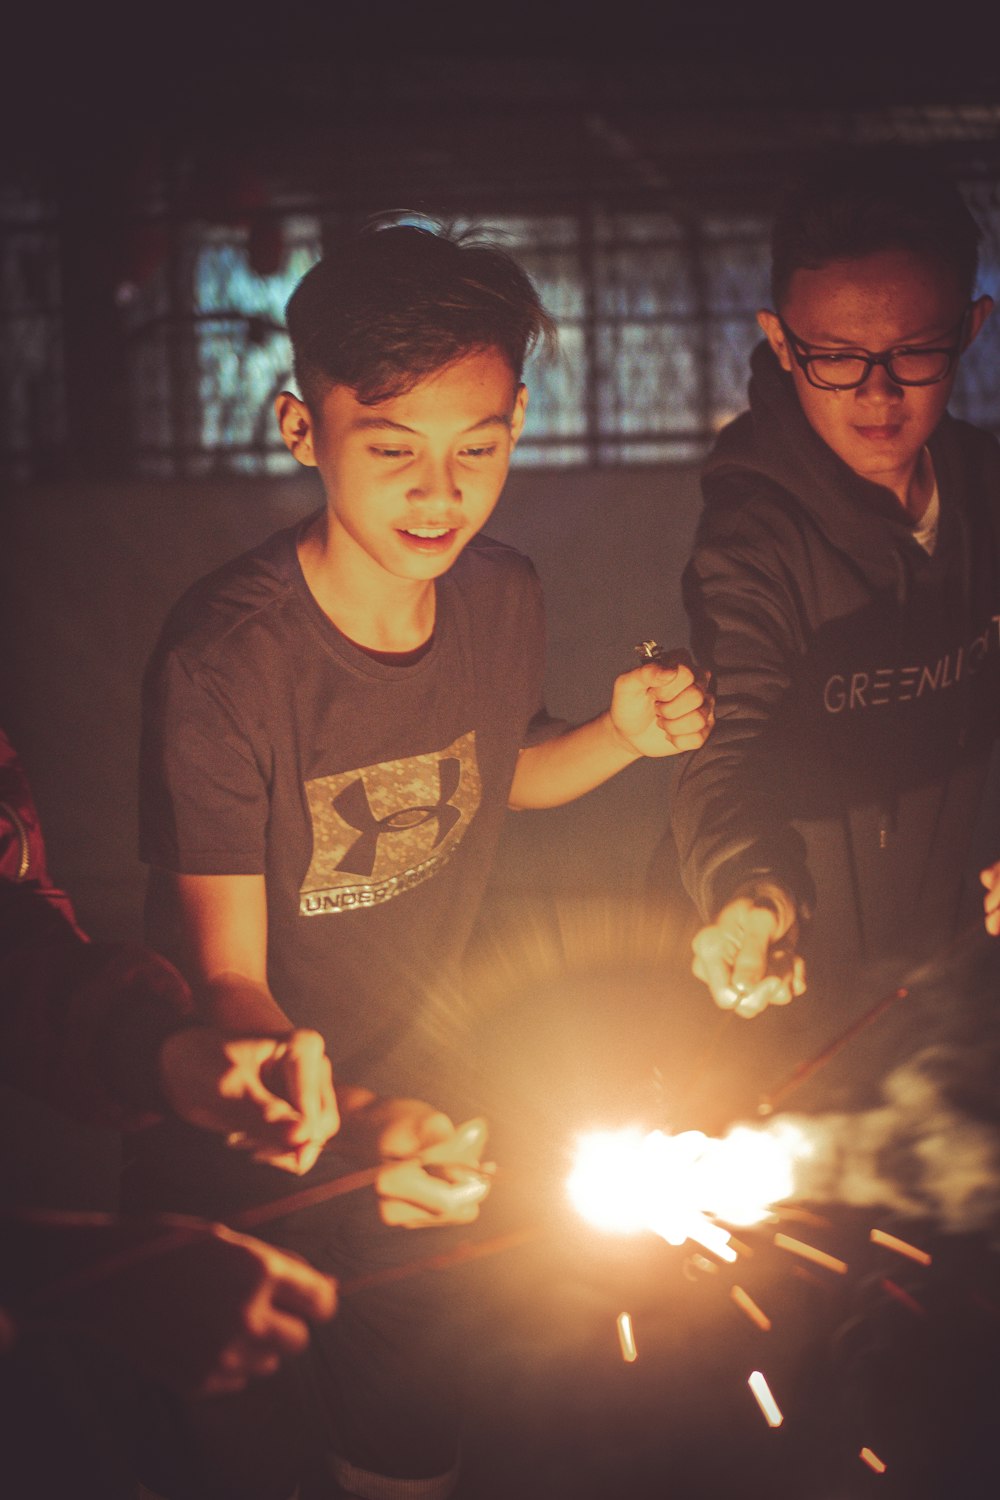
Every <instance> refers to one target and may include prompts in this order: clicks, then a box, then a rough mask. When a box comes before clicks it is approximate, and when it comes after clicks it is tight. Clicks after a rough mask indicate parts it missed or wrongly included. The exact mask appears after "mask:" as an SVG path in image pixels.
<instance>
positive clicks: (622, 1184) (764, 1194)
mask: <svg viewBox="0 0 1000 1500" xmlns="http://www.w3.org/2000/svg"><path fill="white" fill-rule="evenodd" d="M794 1157H795V1146H794V1143H793V1142H792V1141H791V1140H790V1139H789V1138H787V1137H783V1136H781V1135H778V1134H775V1133H773V1132H772V1133H767V1134H765V1133H761V1132H759V1131H754V1130H750V1129H747V1128H746V1127H744V1126H737V1127H736V1128H735V1129H733V1130H731V1131H730V1132H729V1134H728V1135H727V1136H725V1137H724V1138H723V1139H721V1140H716V1139H713V1138H711V1137H709V1136H705V1135H702V1134H701V1132H700V1131H697V1130H686V1131H684V1132H683V1133H682V1134H680V1135H674V1136H671V1135H666V1134H664V1132H663V1131H661V1130H653V1131H650V1132H649V1134H648V1135H642V1134H641V1133H640V1132H639V1131H638V1130H621V1131H599V1132H597V1133H595V1134H594V1135H590V1136H585V1137H584V1138H583V1139H582V1140H581V1141H580V1143H579V1148H578V1154H577V1159H576V1164H575V1166H574V1168H573V1171H572V1173H571V1175H570V1178H569V1182H568V1184H567V1186H568V1190H569V1194H570V1197H571V1199H572V1200H573V1203H574V1205H575V1206H576V1208H577V1209H578V1211H579V1212H580V1213H581V1214H582V1215H583V1217H584V1218H585V1219H587V1220H589V1222H590V1223H592V1224H594V1225H596V1226H597V1227H598V1228H600V1229H608V1230H614V1231H617V1232H618V1233H622V1234H627V1233H634V1232H636V1231H639V1230H644V1229H645V1230H651V1231H652V1232H653V1233H654V1234H658V1235H659V1236H660V1237H661V1238H662V1239H664V1240H666V1241H667V1243H668V1244H670V1245H681V1244H683V1243H684V1241H685V1240H694V1241H695V1242H696V1243H697V1244H699V1245H703V1246H704V1247H705V1249H706V1250H710V1251H711V1252H712V1254H713V1255H716V1256H718V1257H719V1258H720V1259H721V1260H726V1261H734V1260H735V1259H736V1254H737V1252H736V1249H735V1247H734V1246H733V1244H732V1242H731V1236H730V1234H729V1232H728V1230H727V1229H725V1228H724V1227H723V1225H724V1224H753V1223H756V1222H758V1221H759V1220H760V1219H763V1218H765V1217H766V1215H767V1213H768V1212H769V1209H770V1206H771V1205H772V1204H773V1203H777V1202H780V1200H781V1199H782V1198H786V1197H788V1196H789V1195H790V1193H791V1192H792V1190H793V1186H794V1183H793V1163H794Z"/></svg>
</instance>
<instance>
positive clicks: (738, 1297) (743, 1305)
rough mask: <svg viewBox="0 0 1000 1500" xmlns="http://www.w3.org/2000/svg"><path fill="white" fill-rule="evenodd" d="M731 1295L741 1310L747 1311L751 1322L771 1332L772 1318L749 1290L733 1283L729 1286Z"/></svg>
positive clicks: (766, 1331)
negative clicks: (746, 1290) (758, 1304)
mask: <svg viewBox="0 0 1000 1500" xmlns="http://www.w3.org/2000/svg"><path fill="white" fill-rule="evenodd" d="M729 1295H730V1297H732V1299H733V1301H734V1302H735V1303H736V1306H737V1307H738V1308H739V1309H740V1310H741V1312H745V1313H746V1315H747V1317H748V1318H749V1319H750V1321H751V1323H756V1324H757V1327H758V1328H763V1330H764V1332H765V1333H769V1332H770V1329H771V1319H770V1318H769V1317H768V1315H767V1313H766V1312H764V1310H763V1308H761V1307H758V1306H757V1304H756V1302H755V1301H754V1300H753V1298H752V1297H751V1295H750V1293H749V1292H745V1291H744V1290H743V1288H742V1287H741V1286H735V1285H733V1286H731V1287H730V1288H729Z"/></svg>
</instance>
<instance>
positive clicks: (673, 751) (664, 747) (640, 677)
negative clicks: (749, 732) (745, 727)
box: [609, 660, 715, 757]
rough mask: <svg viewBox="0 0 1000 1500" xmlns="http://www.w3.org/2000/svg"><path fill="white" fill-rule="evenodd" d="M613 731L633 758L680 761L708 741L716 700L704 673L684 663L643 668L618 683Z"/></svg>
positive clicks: (678, 662)
mask: <svg viewBox="0 0 1000 1500" xmlns="http://www.w3.org/2000/svg"><path fill="white" fill-rule="evenodd" d="M609 713H610V718H611V723H612V726H613V727H614V729H615V731H616V732H617V734H618V735H619V737H620V738H621V739H622V740H624V741H625V743H626V744H627V745H628V747H629V748H630V749H631V750H633V751H634V752H635V753H636V754H637V755H648V756H656V757H659V756H665V755H681V754H683V753H684V752H685V751H687V750H697V749H698V748H699V747H700V746H701V745H703V744H704V743H705V741H706V740H707V739H708V736H709V733H710V732H711V728H712V724H713V722H714V715H715V699H714V697H713V696H712V693H711V691H710V688H709V679H708V675H707V673H702V672H698V671H697V669H696V668H694V666H693V664H692V663H690V662H688V661H683V660H677V661H675V662H674V663H672V664H670V665H665V664H662V663H660V662H647V663H646V664H645V665H644V666H641V667H636V668H635V669H634V670H633V671H631V672H625V673H623V674H622V676H621V677H618V678H616V680H615V686H614V692H613V694H612V697H611V708H610V710H609Z"/></svg>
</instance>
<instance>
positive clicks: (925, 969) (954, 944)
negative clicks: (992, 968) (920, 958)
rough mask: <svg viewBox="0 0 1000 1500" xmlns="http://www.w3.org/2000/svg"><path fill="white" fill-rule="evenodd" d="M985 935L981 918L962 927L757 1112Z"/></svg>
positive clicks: (771, 1108)
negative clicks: (915, 986) (903, 982)
mask: <svg viewBox="0 0 1000 1500" xmlns="http://www.w3.org/2000/svg"><path fill="white" fill-rule="evenodd" d="M982 934H983V924H982V921H981V919H980V918H979V917H977V918H976V919H975V921H974V922H970V923H969V924H968V926H966V927H963V928H962V930H961V931H960V932H958V933H956V935H955V936H954V937H953V938H952V939H951V941H950V942H948V943H946V944H945V945H944V947H943V948H941V949H940V950H939V951H938V952H937V953H936V954H935V955H934V956H933V957H932V958H930V959H928V960H927V962H926V963H923V964H919V965H918V966H917V967H916V968H915V969H913V970H912V971H911V972H910V974H909V975H908V977H907V980H906V982H905V984H901V985H899V987H898V988H897V989H894V990H891V991H890V992H889V993H888V994H887V995H883V997H882V999H881V1000H878V1001H876V1003H875V1004H874V1005H873V1006H872V1008H871V1010H869V1011H866V1012H865V1014H864V1015H863V1016H861V1017H860V1018H859V1019H858V1020H857V1021H854V1022H853V1023H852V1025H850V1026H848V1028H847V1030H846V1031H843V1032H841V1034H840V1036H838V1037H835V1038H834V1039H833V1041H832V1042H830V1044H829V1045H828V1046H826V1047H824V1048H823V1050H822V1052H818V1053H817V1054H816V1056H815V1057H811V1058H809V1059H807V1061H806V1062H803V1063H800V1064H799V1066H798V1067H797V1068H796V1069H795V1070H794V1071H793V1072H792V1073H790V1074H789V1075H788V1077H787V1078H786V1079H785V1081H784V1083H781V1084H779V1085H778V1087H777V1088H776V1089H774V1090H773V1091H772V1092H771V1093H770V1094H764V1095H763V1096H762V1097H761V1099H760V1101H759V1103H758V1105H757V1113H758V1114H761V1115H770V1114H773V1113H774V1106H775V1104H776V1103H777V1102H778V1100H779V1099H783V1098H784V1097H785V1095H786V1094H790V1093H791V1092H792V1090H793V1089H797V1088H799V1086H800V1085H801V1084H803V1083H805V1081H806V1079H807V1078H811V1077H812V1075H813V1074H814V1073H816V1072H817V1071H818V1070H819V1069H820V1068H824V1067H826V1064H827V1063H828V1062H830V1061H831V1059H832V1058H834V1057H836V1055H837V1053H838V1052H840V1050H841V1049H842V1048H843V1047H846V1046H847V1044H848V1042H852V1041H853V1040H854V1038H855V1037H856V1036H858V1035H859V1034H860V1033H861V1032H862V1031H865V1030H867V1028H868V1027H869V1026H871V1025H872V1023H873V1022H874V1021H877V1020H878V1019H879V1017H880V1016H881V1015H884V1013H885V1012H886V1011H887V1010H889V1009H890V1008H891V1007H892V1006H893V1005H895V1004H896V1002H897V1000H905V999H907V997H908V996H909V995H910V994H911V992H912V990H913V987H914V985H917V984H922V983H923V982H924V981H925V980H927V979H928V978H929V977H930V976H931V975H932V974H934V973H935V972H936V971H937V970H938V969H939V968H940V967H941V965H942V964H944V963H945V962H946V961H948V960H949V959H953V958H956V957H958V956H959V955H960V954H961V953H962V952H964V950H965V949H966V948H970V947H972V946H974V945H975V944H976V943H978V942H980V941H981V940H982Z"/></svg>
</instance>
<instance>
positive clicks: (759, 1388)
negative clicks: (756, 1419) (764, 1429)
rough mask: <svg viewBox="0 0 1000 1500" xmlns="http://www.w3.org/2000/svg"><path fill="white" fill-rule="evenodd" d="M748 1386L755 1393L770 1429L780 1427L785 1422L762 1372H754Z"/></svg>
mask: <svg viewBox="0 0 1000 1500" xmlns="http://www.w3.org/2000/svg"><path fill="white" fill-rule="evenodd" d="M747 1385H748V1386H749V1387H750V1389H751V1391H753V1394H754V1399H755V1400H756V1402H757V1405H758V1406H759V1407H760V1409H761V1411H762V1412H763V1413H764V1420H765V1422H766V1423H767V1425H768V1427H780V1426H781V1424H782V1422H783V1421H784V1420H785V1419H784V1416H783V1415H782V1412H781V1408H780V1406H779V1405H778V1403H777V1401H775V1399H774V1397H773V1396H772V1395H771V1388H770V1386H769V1385H768V1383H767V1381H766V1380H765V1379H764V1376H763V1375H762V1374H761V1372H760V1370H754V1371H753V1372H752V1374H751V1375H750V1377H749V1379H748V1380H747Z"/></svg>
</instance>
